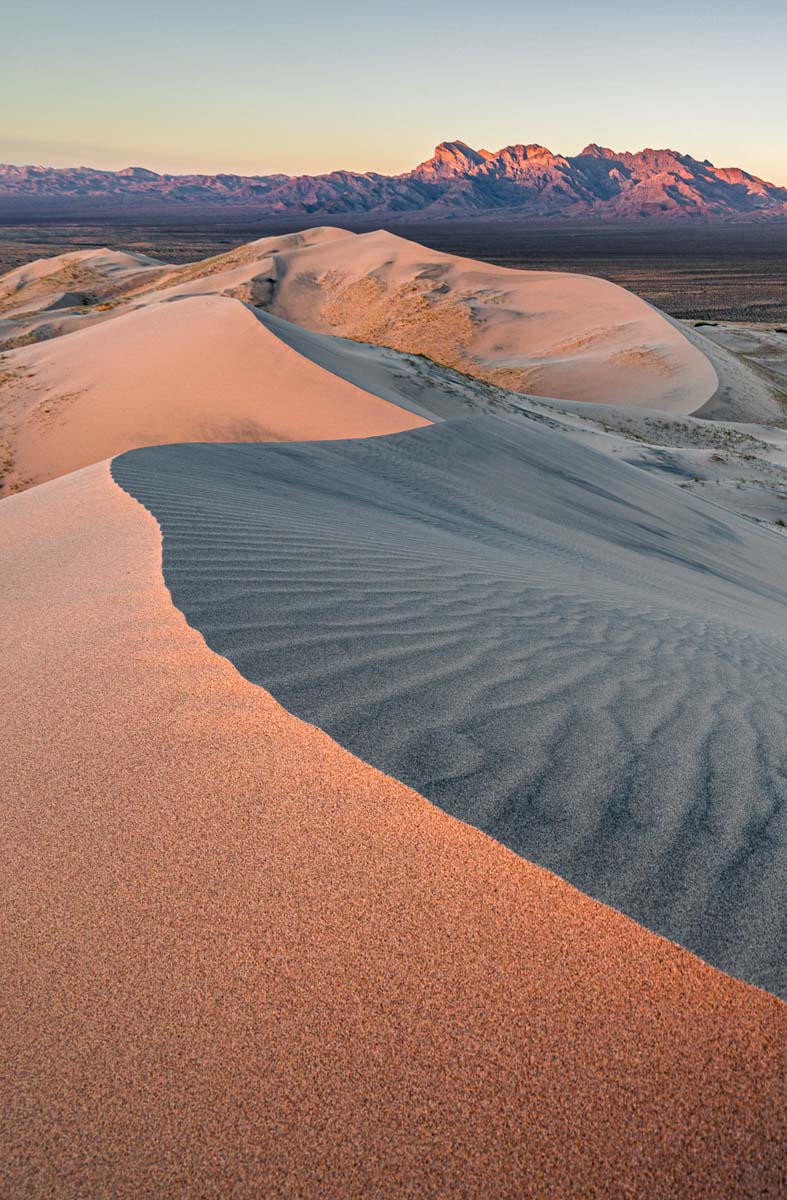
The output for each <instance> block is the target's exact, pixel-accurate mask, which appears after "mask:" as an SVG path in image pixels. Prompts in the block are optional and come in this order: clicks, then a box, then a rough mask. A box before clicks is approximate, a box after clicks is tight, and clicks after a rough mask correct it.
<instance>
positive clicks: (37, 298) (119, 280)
mask: <svg viewBox="0 0 787 1200" xmlns="http://www.w3.org/2000/svg"><path fill="white" fill-rule="evenodd" d="M164 269H165V268H164V265H163V264H162V263H160V262H159V261H158V260H157V259H155V258H151V257H149V255H147V254H130V253H128V252H127V251H125V250H108V249H106V247H105V248H103V249H101V250H77V251H74V252H73V253H70V254H57V255H54V256H53V257H52V258H39V259H36V260H35V261H33V262H30V263H25V264H24V265H23V266H21V267H17V268H16V270H14V271H9V272H8V273H7V274H5V275H2V276H0V314H3V315H4V316H8V315H10V314H16V313H19V312H20V311H22V312H25V311H33V310H38V309H45V308H50V307H52V306H53V305H55V304H61V305H62V299H63V296H64V295H69V296H70V297H71V298H72V302H73V303H76V304H80V305H81V304H88V303H95V302H98V301H99V300H107V299H108V298H109V297H110V296H115V295H117V294H119V293H120V292H123V291H125V290H126V289H127V288H129V287H131V286H132V282H133V283H134V284H136V285H139V284H141V283H142V282H143V280H146V281H150V280H151V279H155V278H156V277H157V275H160V274H161V272H162V270H164Z"/></svg>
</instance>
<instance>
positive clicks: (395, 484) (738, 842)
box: [112, 417, 787, 995]
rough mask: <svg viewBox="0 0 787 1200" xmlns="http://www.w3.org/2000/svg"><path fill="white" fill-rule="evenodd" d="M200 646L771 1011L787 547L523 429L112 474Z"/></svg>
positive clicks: (244, 452)
mask: <svg viewBox="0 0 787 1200" xmlns="http://www.w3.org/2000/svg"><path fill="white" fill-rule="evenodd" d="M112 470H113V473H114V477H115V478H116V480H118V481H119V482H120V483H121V484H122V485H123V486H124V487H125V488H127V489H128V490H129V491H131V492H132V493H133V494H134V495H135V496H136V497H137V498H138V499H140V500H142V501H143V502H144V503H145V504H146V505H148V506H149V507H150V509H151V510H152V511H153V513H154V514H155V516H156V517H157V518H158V520H159V521H160V523H161V525H162V527H163V530H164V534H165V557H164V573H165V578H166V581H167V584H168V586H169V587H170V589H171V591H172V595H173V599H174V601H175V603H176V604H177V605H178V607H180V608H181V609H182V610H183V611H184V612H185V614H186V616H187V618H188V620H189V622H190V623H191V624H192V625H194V626H196V627H197V628H198V629H200V631H201V632H202V633H203V634H204V635H205V638H206V639H207V641H208V644H209V645H211V646H212V647H213V648H214V649H215V650H217V651H219V652H220V653H221V654H224V655H226V656H227V657H228V658H229V659H230V660H231V661H232V662H233V663H234V664H235V665H236V666H237V668H238V670H239V671H240V672H241V673H242V674H243V675H245V676H246V677H247V678H249V679H251V680H252V681H254V682H255V683H258V684H260V685H262V686H264V687H265V688H266V689H268V690H269V691H270V692H272V693H273V694H274V695H275V696H276V697H277V699H279V700H280V701H281V703H282V704H283V705H284V706H285V707H286V708H287V709H288V710H289V711H291V712H294V713H295V714H297V715H298V716H300V717H303V718H304V719H306V720H308V721H310V722H312V723H313V724H315V725H317V726H319V727H320V728H322V729H324V730H326V731H327V732H328V733H330V734H331V736H332V737H334V738H335V739H336V740H337V741H338V742H339V743H340V744H341V745H343V746H345V747H347V748H348V749H349V750H351V751H352V752H353V753H354V754H357V755H358V757H359V758H362V759H364V760H365V761H367V762H371V763H373V764H374V765H375V766H377V767H379V768H380V769H382V770H384V771H385V772H386V773H387V774H389V775H392V776H395V777H396V778H398V779H401V780H402V781H403V782H405V783H407V784H408V785H409V786H411V787H413V788H415V789H416V790H417V791H419V792H421V793H422V794H423V795H425V796H427V797H428V798H429V799H430V800H432V801H434V802H435V803H436V804H438V805H440V806H441V807H442V808H444V809H445V810H447V811H448V812H449V813H452V814H454V815H456V816H459V817H461V818H462V819H463V820H465V821H468V822H470V823H471V824H473V825H475V826H478V827H479V828H481V829H483V830H484V831H486V832H487V833H489V834H491V835H492V836H493V837H495V838H497V839H498V840H500V841H501V842H503V843H505V844H506V845H508V846H509V847H511V848H512V849H514V850H515V851H517V852H518V853H519V854H521V855H523V857H525V858H527V859H531V860H534V861H536V862H538V863H540V864H542V865H543V866H546V867H549V868H550V869H552V870H554V871H556V872H557V873H558V874H560V875H561V876H563V877H564V878H566V879H568V880H569V881H570V882H571V883H573V884H575V885H576V886H577V887H580V888H581V889H582V890H583V891H586V892H588V893H589V894H591V895H594V896H596V897H597V898H598V899H601V900H604V901H605V902H607V903H610V904H612V905H614V907H616V908H618V909H621V910H623V911H624V912H627V913H628V914H629V915H630V916H632V917H634V918H635V919H636V920H638V921H640V922H641V923H642V924H644V925H646V926H648V927H649V928H651V929H653V930H655V931H657V932H659V933H662V934H664V935H666V936H668V937H670V938H672V939H673V940H675V941H677V942H680V943H681V944H682V945H685V946H688V947H689V948H690V949H691V950H693V951H695V952H696V953H698V954H700V955H701V956H702V957H703V958H704V959H706V960H707V961H709V962H712V963H713V964H715V965H716V966H719V967H721V968H723V969H724V970H727V971H729V972H731V973H732V974H735V975H737V976H740V977H742V978H745V979H747V980H749V981H751V982H756V983H758V984H759V985H761V986H763V987H766V988H768V989H769V990H771V991H773V992H776V993H779V994H782V995H787V977H786V976H785V962H787V954H786V953H785V949H786V945H785V913H787V894H786V893H787V830H785V817H786V816H787V803H786V801H787V785H786V784H785V774H784V730H785V728H787V686H785V683H786V680H787V637H786V635H787V600H786V599H785V598H786V597H787V553H785V550H786V549H787V545H786V544H785V541H784V539H783V538H782V537H780V536H779V535H778V534H777V533H775V532H769V531H767V530H765V529H760V528H758V527H757V526H756V525H755V524H753V523H752V522H751V521H748V520H746V519H744V518H742V517H738V516H736V515H734V514H732V513H730V512H727V511H725V510H723V509H721V508H718V507H717V506H715V505H712V504H708V503H706V502H704V501H703V500H701V499H697V498H695V496H693V495H690V494H687V493H686V492H684V491H682V490H681V489H680V488H677V487H675V486H674V484H672V483H670V482H668V481H667V480H666V479H663V478H658V477H656V476H654V475H651V474H648V473H646V472H645V471H642V470H639V469H635V468H633V467H630V466H628V465H627V464H626V463H624V462H620V461H617V460H616V459H615V458H613V457H611V456H610V455H609V454H601V453H598V452H596V451H594V450H593V449H591V448H590V447H589V446H587V445H583V444H581V443H580V442H578V441H576V440H574V438H573V437H572V436H570V435H568V434H566V433H565V432H561V431H560V430H554V429H551V428H545V427H544V426H542V425H539V424H535V423H533V422H531V421H528V420H525V419H524V418H516V417H511V418H496V417H482V418H477V419H473V420H465V421H452V422H449V421H445V422H441V423H439V424H435V425H432V426H428V427H426V428H424V429H420V430H412V431H410V432H407V433H404V434H400V435H396V436H393V437H389V438H379V439H368V440H359V441H351V442H343V443H333V444H316V443H310V444H302V445H295V446H241V445H237V446H179V447H178V446H174V447H159V448H154V449H148V450H140V451H137V452H132V453H131V454H128V455H125V456H123V457H121V458H119V459H117V460H115V462H114V464H113V467H112Z"/></svg>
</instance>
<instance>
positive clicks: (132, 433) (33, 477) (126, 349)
mask: <svg viewBox="0 0 787 1200" xmlns="http://www.w3.org/2000/svg"><path fill="white" fill-rule="evenodd" d="M3 366H4V367H5V368H7V374H6V376H5V378H4V380H3V387H2V390H0V438H2V437H3V436H4V437H5V439H6V440H7V443H8V446H9V451H8V455H9V460H10V462H9V464H7V469H6V471H5V472H4V474H5V476H6V486H7V487H8V486H16V487H20V486H27V485H29V484H30V483H39V482H42V481H44V480H47V479H52V478H54V477H56V476H58V475H62V474H65V473H66V472H68V471H73V470H75V469H77V468H78V467H82V466H87V465H89V464H90V463H94V462H97V461H99V460H101V459H104V458H107V457H108V456H110V455H112V454H117V453H120V452H122V451H123V450H128V449H131V448H133V447H135V446H146V445H154V444H157V443H164V442H183V441H204V440H217V439H218V440H222V441H223V440H228V439H229V440H232V441H245V440H254V441H286V440H289V439H298V440H303V439H305V438H311V437H316V438H334V437H337V438H341V437H368V436H369V435H370V434H381V433H392V432H394V431H396V430H401V429H408V428H411V427H412V426H416V425H423V424H425V423H426V421H425V418H424V417H422V416H419V415H417V414H415V413H413V412H408V411H406V409H403V408H400V407H398V406H397V405H395V404H391V403H389V402H388V401H386V400H383V399H381V398H380V397H379V396H376V395H372V394H371V393H370V392H367V391H364V390H363V388H362V387H360V386H356V384H355V383H350V382H348V381H347V380H346V379H344V378H343V377H342V375H341V374H339V373H338V371H340V369H341V361H340V359H339V360H338V361H337V363H336V364H335V367H336V371H326V370H324V369H323V368H322V367H320V366H318V365H317V364H316V363H314V362H313V361H311V360H310V359H308V358H306V357H304V356H302V355H301V354H299V353H298V352H297V351H295V350H293V349H291V347H290V346H288V345H287V344H286V343H285V342H283V341H282V340H281V339H280V338H279V337H277V336H276V334H275V333H272V332H271V331H270V330H269V329H268V328H267V327H266V326H265V325H263V324H262V323H261V322H260V321H258V320H257V319H256V318H255V316H254V314H253V313H252V312H250V311H249V309H248V308H246V306H245V305H243V304H241V303H240V302H239V301H238V300H233V299H230V298H228V297H226V296H197V297H189V298H187V299H181V300H178V301H177V303H169V304H155V305H147V306H144V307H142V308H140V309H138V310H135V311H132V312H127V313H124V314H123V315H121V316H118V317H116V318H115V319H113V320H111V321H105V322H102V323H100V324H96V325H93V326H90V327H88V328H86V329H84V330H83V331H80V332H77V333H71V334H69V335H68V336H66V337H59V338H55V339H53V340H52V341H47V342H43V343H42V344H39V345H34V346H29V347H27V348H25V349H21V350H17V351H14V352H13V353H11V354H8V355H6V356H5V359H4V363H3ZM361 376H362V372H361V373H358V372H356V373H355V377H356V379H360V378H361ZM393 392H395V387H393V386H392V387H391V388H390V389H389V394H392V393H393ZM0 482H1V481H0Z"/></svg>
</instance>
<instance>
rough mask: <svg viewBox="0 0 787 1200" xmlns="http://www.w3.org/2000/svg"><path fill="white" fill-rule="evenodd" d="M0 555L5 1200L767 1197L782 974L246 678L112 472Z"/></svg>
mask: <svg viewBox="0 0 787 1200" xmlns="http://www.w3.org/2000/svg"><path fill="white" fill-rule="evenodd" d="M0 548H2V554H3V559H4V563H5V564H6V569H5V570H4V571H3V573H2V575H0V641H2V654H3V663H4V686H5V688H6V692H7V694H8V695H10V696H13V698H14V703H13V704H9V705H7V706H6V708H7V711H6V713H5V716H4V721H5V726H4V748H5V753H4V754H3V755H2V757H1V758H0V807H2V821H3V856H4V869H3V871H2V874H1V875H0V888H1V889H2V908H3V914H4V920H3V922H2V927H1V928H0V967H1V968H2V969H0V1005H1V1006H2V1011H3V1021H2V1029H1V1030H0V1073H1V1075H2V1080H1V1081H2V1087H3V1095H4V1104H3V1105H2V1107H1V1108H0V1147H1V1149H0V1190H2V1192H3V1194H5V1195H9V1196H12V1195H13V1196H25V1197H27V1198H28V1200H38V1198H41V1200H43V1198H44V1197H51V1196H53V1195H85V1196H111V1197H113V1200H121V1198H124V1197H128V1198H131V1197H133V1198H134V1200H139V1198H140V1197H150V1198H153V1197H156V1198H158V1197H161V1196H165V1195H166V1196H168V1197H175V1198H182V1200H186V1198H191V1197H193V1196H195V1195H200V1196H205V1197H216V1198H218V1197H226V1196H230V1195H231V1196H233V1197H238V1198H241V1200H243V1198H249V1200H251V1198H252V1197H253V1198H255V1200H256V1198H257V1197H260V1196H266V1197H285V1196H286V1197H291V1196H321V1197H336V1198H337V1200H338V1198H341V1200H345V1198H347V1197H358V1198H361V1197H363V1198H366V1197H369V1196H381V1195H385V1196H402V1197H404V1196H418V1197H435V1198H437V1197H443V1196H446V1195H451V1196H495V1197H500V1198H501V1200H503V1198H511V1200H513V1198H515V1197H516V1198H519V1197H523V1196H524V1197H534V1198H535V1197H538V1198H541V1197H544V1196H551V1197H559V1198H565V1200H576V1197H578V1196H629V1195H631V1196H637V1197H639V1198H643V1200H647V1198H650V1200H663V1198H664V1197H666V1196H691V1197H693V1198H694V1200H702V1198H707V1200H711V1198H712V1200H720V1198H722V1197H728V1198H730V1200H732V1198H733V1197H734V1198H736V1200H740V1198H742V1197H754V1196H757V1197H772V1198H774V1200H775V1197H777V1196H779V1195H780V1188H781V1183H782V1182H783V1177H782V1172H781V1156H780V1147H781V1143H782V1142H783V1140H784V1132H785V1129H784V1105H783V1076H782V1072H781V1062H780V1046H781V1045H783V1041H782V1040H781V1039H782V1038H783V1034H784V1008H783V1006H782V1005H781V1004H780V1003H779V1002H778V1001H776V1000H775V999H773V998H772V997H770V996H768V995H766V994H765V993H762V992H759V991H757V990H755V989H753V988H750V987H748V986H746V985H744V984H741V983H738V982H735V981H734V980H732V979H730V978H728V977H726V976H724V975H722V974H720V973H719V972H717V971H714V970H713V969H711V968H709V967H707V966H705V965H703V964H702V963H700V962H699V961H698V960H697V959H695V958H693V957H692V956H691V955H689V954H687V953H686V952H685V951H682V950H680V949H679V948H678V947H676V946H674V945H672V944H670V943H669V942H666V941H663V940H661V939H659V938H657V937H654V936H653V935H652V934H649V933H647V932H645V931H644V930H643V929H641V928H640V927H638V926H637V925H635V924H633V923H632V922H630V921H628V920H627V919H625V918H624V917H622V916H620V915H619V914H617V913H615V912H613V911H612V910H610V909H607V908H604V907H603V906H601V905H599V904H597V903H595V902H593V901H591V900H589V899H588V898H586V897H584V896H582V895H581V894H580V893H578V892H576V891H574V890H573V889H572V888H570V887H568V886H567V885H566V884H564V883H562V882H561V881H560V880H559V879H557V878H556V877H555V876H554V875H550V874H549V873H547V872H545V871H543V870H539V869H537V868H535V867H532V866H531V865H529V864H528V863H526V862H524V861H523V860H521V859H518V858H516V857H514V856H513V855H512V854H510V853H508V852H507V851H506V850H504V849H503V848H502V847H501V846H499V845H497V844H496V843H494V842H492V841H491V840H489V839H488V838H486V837H484V836H483V835H482V834H480V833H479V832H477V831H476V830H473V829H471V828H469V827H468V826H466V825H464V824H462V823H460V822H458V821H455V820H453V819H451V818H450V817H448V816H446V815H445V814H443V813H441V812H439V811H438V810H437V809H436V808H433V807H432V806H431V805H429V804H427V803H426V801H425V800H423V799H422V798H421V797H420V796H418V795H417V794H416V793H414V792H412V791H409V790H408V789H407V788H406V787H404V786H403V785H401V784H398V783H396V782H394V781H393V780H391V779H389V778H387V777H386V776H384V775H382V774H380V773H379V772H378V771H375V770H374V769H372V768H371V767H369V766H367V765H365V764H364V763H362V762H360V761H359V760H358V759H356V758H353V757H352V756H351V755H349V754H348V753H346V752H344V751H343V750H341V749H340V748H339V747H338V746H337V745H336V743H334V742H332V741H331V740H330V738H328V737H327V736H325V735H324V734H322V733H320V732H319V731H317V730H316V729H314V728H313V727H311V726H309V725H306V724H304V723H302V722H301V721H299V720H297V719H295V718H294V717H292V716H290V715H289V714H288V713H286V712H285V711H284V710H283V709H282V708H280V707H279V706H278V705H277V704H276V703H275V702H274V701H273V700H272V699H271V697H270V696H269V695H268V694H267V693H266V692H264V691H263V690H261V689H259V688H256V687H254V686H253V685H252V684H250V683H248V682H246V681H245V680H244V679H242V678H241V677H240V676H239V675H238V674H237V673H236V672H235V670H234V669H233V668H232V667H231V666H230V664H229V663H228V662H227V661H226V660H224V659H222V658H219V657H218V656H216V655H214V654H213V653H212V652H211V651H210V650H208V648H207V646H206V645H205V643H204V641H203V640H202V639H201V637H200V636H199V635H198V634H197V633H196V632H195V631H194V630H192V629H190V628H189V627H188V626H187V625H186V623H185V621H184V620H183V618H182V616H181V615H180V613H178V612H177V610H175V609H174V608H173V606H172V604H171V601H170V598H169V594H168V592H167V590H166V588H165V586H164V582H163V580H162V576H161V573H160V561H161V542H160V536H159V531H158V528H157V526H156V524H155V522H154V520H153V518H152V517H151V516H150V515H149V514H147V513H146V512H145V510H144V509H143V508H142V507H141V506H139V505H137V504H136V503H135V502H134V501H133V500H132V499H131V498H130V497H129V496H127V495H126V494H125V493H123V492H122V491H121V490H120V489H119V488H117V487H116V486H115V484H114V483H113V482H112V481H111V479H110V475H109V472H108V469H107V466H106V465H105V464H104V465H98V466H95V467H92V468H88V469H87V470H85V471H82V472H79V473H77V474H75V475H70V476H67V477H66V478H64V479H61V480H57V481H55V482H53V483H50V484H45V485H44V486H42V487H40V488H36V489H34V490H32V491H29V492H28V493H26V494H25V495H22V496H16V497H12V498H11V499H9V500H7V501H4V502H3V504H2V506H0Z"/></svg>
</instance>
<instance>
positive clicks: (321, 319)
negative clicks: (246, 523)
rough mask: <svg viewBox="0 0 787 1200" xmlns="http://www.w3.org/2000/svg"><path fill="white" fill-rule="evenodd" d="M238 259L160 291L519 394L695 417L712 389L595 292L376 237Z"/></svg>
mask: <svg viewBox="0 0 787 1200" xmlns="http://www.w3.org/2000/svg"><path fill="white" fill-rule="evenodd" d="M318 233H319V234H320V235H321V236H320V237H319V238H318V237H317V236H316V235H317V234H318ZM329 233H330V234H332V235H333V236H330V237H329V236H325V235H327V234H329ZM233 253H234V255H235V256H236V258H235V260H234V261H227V262H225V261H223V260H222V259H216V260H215V261H211V262H209V264H208V267H207V270H204V269H202V268H201V266H200V264H198V263H195V264H194V265H193V266H192V267H188V268H183V269H182V277H180V278H178V277H177V275H176V277H175V278H174V279H173V280H172V281H168V280H167V279H162V280H161V282H160V284H159V283H157V284H156V286H157V287H159V286H161V287H163V288H165V291H164V292H163V293H162V294H165V295H184V294H193V293H195V292H198V291H200V290H202V289H204V288H205V287H206V286H209V287H211V288H212V289H216V290H222V291H230V292H232V293H233V294H236V295H238V296H240V297H241V298H242V299H244V300H247V301H249V302H250V303H251V304H254V305H256V306H259V307H262V308H265V309H270V310H271V311H272V312H273V313H275V314H278V315H280V316H283V317H285V318H286V319H287V320H288V321H291V322H292V323H293V324H296V325H300V326H303V327H304V328H307V329H311V330H314V331H316V332H322V333H334V334H339V335H342V336H348V337H353V338H356V339H358V340H360V341H365V342H371V343H374V344H377V345H383V346H388V347H391V348H393V349H396V350H402V351H405V352H408V353H413V354H424V355H426V356H427V357H429V358H432V359H434V360H435V361H437V362H439V363H443V364H445V365H448V366H451V367H454V368H456V369H459V370H462V371H466V372H469V373H470V374H471V375H475V376H477V377H479V378H483V379H485V380H487V381H488V382H491V383H495V384H499V385H500V386H503V387H509V388H513V389H514V390H517V391H526V392H528V391H529V392H537V393H539V394H542V395H551V396H557V397H560V398H563V399H568V400H588V401H590V400H594V401H596V402H598V403H626V404H632V405H640V406H644V407H655V408H662V409H666V410H669V411H677V412H690V411H693V410H694V409H696V408H698V407H700V406H701V405H702V404H704V403H705V402H706V401H707V400H708V399H709V398H710V397H711V396H712V395H713V394H714V393H715V391H716V389H717V379H716V375H715V373H714V370H713V367H712V366H711V365H710V363H709V361H708V359H707V357H706V356H705V355H703V354H702V352H701V351H700V350H698V349H696V348H695V347H693V346H692V345H691V344H690V343H689V341H688V340H687V338H686V337H685V335H684V333H683V332H682V331H681V330H679V329H678V328H677V327H676V326H675V325H672V324H671V323H670V322H669V321H668V320H667V319H666V318H665V317H664V316H663V315H662V314H661V313H659V312H657V311H656V310H655V309H653V308H651V307H650V306H649V305H647V304H645V302H644V301H642V300H640V299H638V298H637V297H636V296H633V295H632V294H631V293H630V292H626V291H625V290H624V289H623V288H619V287H616V286H615V285H614V284H611V283H608V282H606V281H605V280H602V279H596V278H591V277H590V276H583V275H569V274H566V273H561V272H548V271H514V270H508V269H506V268H503V267H495V266H491V265H489V264H487V263H480V262H474V261H473V260H472V259H463V258H459V257H457V256H454V255H448V254H441V253H439V252H437V251H434V250H429V249H427V248H426V247H424V246H419V245H418V244H417V243H415V242H409V241H406V240H405V239H403V238H399V237H396V236H394V235H393V234H390V233H387V232H385V231H384V230H378V231H375V232H374V233H368V234H360V235H357V234H349V233H344V234H343V236H342V232H341V231H339V230H319V231H318V230H314V231H311V232H310V235H309V238H308V240H304V241H303V242H298V243H296V244H294V245H292V246H288V245H285V244H279V243H277V241H276V239H273V238H268V239H263V240H261V241H260V242H257V243H251V244H250V245H249V246H247V247H241V248H240V249H239V250H238V251H236V252H233ZM255 253H256V255H257V257H256V259H255V257H254V255H255Z"/></svg>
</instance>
